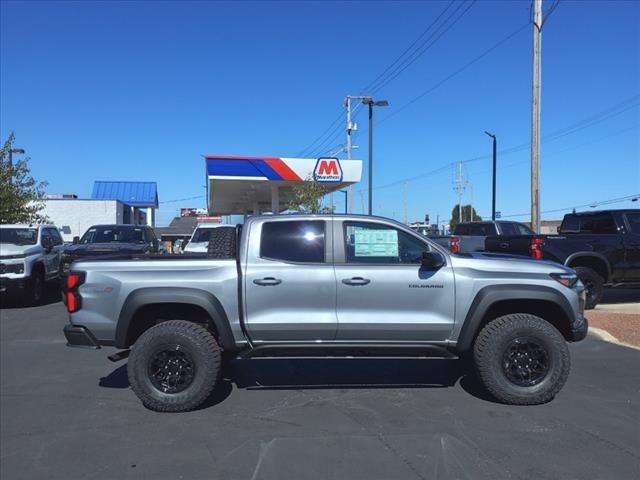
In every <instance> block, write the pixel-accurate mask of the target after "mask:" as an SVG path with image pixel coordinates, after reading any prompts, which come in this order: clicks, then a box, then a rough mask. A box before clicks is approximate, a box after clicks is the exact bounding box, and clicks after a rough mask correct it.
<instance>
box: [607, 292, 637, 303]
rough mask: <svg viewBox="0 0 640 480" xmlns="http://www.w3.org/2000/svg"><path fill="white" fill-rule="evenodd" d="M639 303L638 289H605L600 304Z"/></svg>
mask: <svg viewBox="0 0 640 480" xmlns="http://www.w3.org/2000/svg"><path fill="white" fill-rule="evenodd" d="M638 302H640V289H639V288H606V289H605V290H604V297H603V298H602V301H601V302H600V303H601V304H616V303H638Z"/></svg>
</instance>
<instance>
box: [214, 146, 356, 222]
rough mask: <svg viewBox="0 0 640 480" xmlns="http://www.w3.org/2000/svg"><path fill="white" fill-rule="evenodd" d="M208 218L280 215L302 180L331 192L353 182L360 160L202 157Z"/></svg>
mask: <svg viewBox="0 0 640 480" xmlns="http://www.w3.org/2000/svg"><path fill="white" fill-rule="evenodd" d="M204 158H205V162H206V172H207V203H208V207H209V214H210V215H232V214H247V213H253V214H257V213H262V212H273V213H280V212H282V211H285V210H287V209H288V208H289V207H290V203H291V199H292V189H293V187H294V186H296V185H299V184H300V182H303V181H311V182H319V183H322V184H323V185H324V186H325V187H326V188H327V191H328V192H335V191H337V190H340V189H342V188H345V187H347V186H349V185H352V184H354V183H357V182H359V181H360V178H361V177H362V161H360V160H338V159H337V158H334V157H321V158H278V157H229V156H220V155H205V157H204Z"/></svg>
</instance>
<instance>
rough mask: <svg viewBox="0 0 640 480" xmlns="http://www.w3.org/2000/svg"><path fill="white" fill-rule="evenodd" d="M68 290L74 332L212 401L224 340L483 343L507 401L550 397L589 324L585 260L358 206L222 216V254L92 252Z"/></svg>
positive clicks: (330, 349)
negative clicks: (444, 242) (467, 243)
mask: <svg viewBox="0 0 640 480" xmlns="http://www.w3.org/2000/svg"><path fill="white" fill-rule="evenodd" d="M64 298H65V303H66V305H67V309H68V310H69V312H70V324H69V325H67V326H66V327H65V328H64V333H65V336H66V338H67V341H68V344H69V345H70V346H79V347H86V348H96V349H97V348H101V347H103V346H114V347H117V348H119V349H127V350H125V351H123V352H120V353H117V354H115V355H112V356H111V357H110V358H111V359H112V360H114V361H115V360H118V359H122V358H125V357H127V356H128V357H129V364H128V368H127V371H128V376H129V383H130V385H131V387H132V389H133V391H134V392H135V393H136V394H137V395H138V397H139V398H140V399H141V400H142V402H143V404H144V405H146V406H147V407H149V408H151V409H154V410H159V411H185V410H190V409H194V408H196V407H198V406H199V405H201V404H202V403H203V402H204V401H205V400H206V399H207V398H208V397H209V395H210V394H211V393H212V391H213V389H214V388H215V387H216V384H217V382H218V379H219V377H220V373H221V369H222V365H221V363H222V358H223V356H222V352H223V351H224V352H225V358H228V357H229V356H242V357H243V358H260V357H274V356H280V357H296V358H298V357H301V356H314V357H318V356H331V357H334V356H347V357H351V356H358V355H367V356H385V357H388V356H398V357H401V356H405V355H411V356H414V357H415V356H416V355H420V356H426V357H428V356H433V355H437V356H439V357H440V358H442V356H443V355H444V356H447V357H453V358H456V357H462V358H468V359H470V360H471V361H472V363H473V364H474V365H475V368H476V371H477V374H478V377H479V379H480V380H481V382H482V384H483V385H484V386H485V387H486V389H487V390H488V391H489V392H490V393H491V394H492V395H493V396H494V397H495V398H496V399H498V400H499V401H502V402H505V403H510V404H538V403H543V402H547V401H549V400H551V399H552V398H553V397H554V396H555V395H556V394H557V393H558V392H559V391H560V389H561V388H562V386H563V384H564V383H565V381H566V379H567V377H568V375H569V367H570V359H569V351H568V348H567V345H566V342H567V341H569V342H571V341H579V340H582V339H583V338H584V337H585V336H586V333H587V321H586V319H585V318H584V316H583V310H584V287H583V285H582V284H581V283H580V281H579V280H578V279H577V277H576V275H575V272H574V271H573V270H571V269H569V268H566V267H564V266H562V265H558V264H555V263H547V262H541V261H533V260H529V259H524V258H516V257H510V256H505V255H496V254H485V253H474V254H451V253H449V252H448V251H447V250H446V249H444V248H442V247H440V246H438V245H437V244H435V243H433V242H431V241H430V240H429V239H428V238H425V237H424V236H422V235H420V234H417V233H415V232H413V231H412V230H411V229H410V228H408V227H406V226H405V225H402V224H399V223H397V222H394V221H392V220H388V219H384V218H378V217H367V216H356V215H348V216H347V215H342V216H340V215H274V216H257V217H251V218H249V219H248V220H247V222H246V223H245V224H244V225H243V226H242V227H238V228H237V229H235V230H234V229H230V228H226V229H213V233H212V236H211V240H210V246H209V256H204V255H203V256H192V257H190V256H185V255H180V256H163V257H156V258H154V257H140V258H135V257H132V258H123V259H108V258H106V259H102V260H100V259H86V260H80V261H77V262H74V263H73V264H72V266H71V270H70V273H69V275H68V277H67V278H66V287H65V291H64ZM128 349H130V351H129V350H128ZM425 368H427V366H426V365H425Z"/></svg>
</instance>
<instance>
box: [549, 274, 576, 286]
mask: <svg viewBox="0 0 640 480" xmlns="http://www.w3.org/2000/svg"><path fill="white" fill-rule="evenodd" d="M551 278H553V279H554V280H555V281H556V282H559V283H561V284H562V285H564V286H565V287H567V288H572V287H573V286H574V285H575V284H576V282H577V281H578V276H577V275H576V274H575V273H552V274H551Z"/></svg>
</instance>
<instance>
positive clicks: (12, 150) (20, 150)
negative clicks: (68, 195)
mask: <svg viewBox="0 0 640 480" xmlns="http://www.w3.org/2000/svg"><path fill="white" fill-rule="evenodd" d="M14 153H17V154H18V155H24V148H10V149H9V166H10V167H13V154H14Z"/></svg>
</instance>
